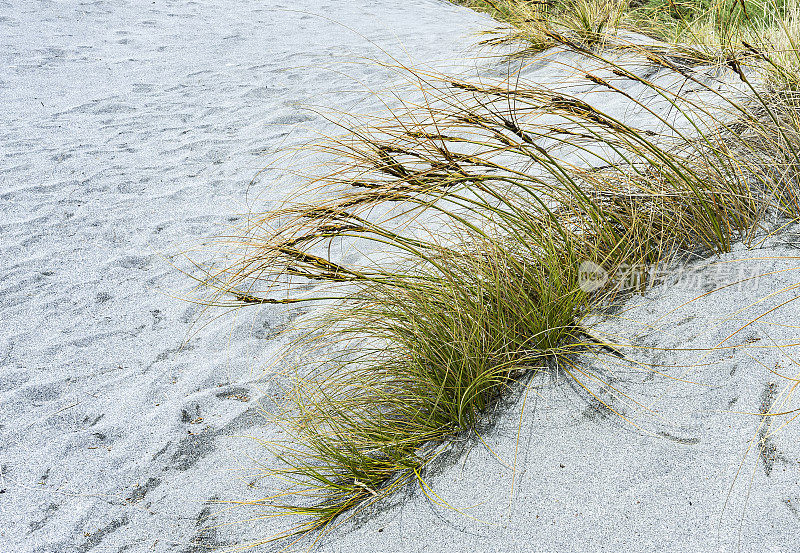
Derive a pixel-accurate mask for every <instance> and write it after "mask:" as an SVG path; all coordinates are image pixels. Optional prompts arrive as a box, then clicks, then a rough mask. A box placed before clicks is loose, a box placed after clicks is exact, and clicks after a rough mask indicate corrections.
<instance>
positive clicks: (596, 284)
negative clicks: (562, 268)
mask: <svg viewBox="0 0 800 553" xmlns="http://www.w3.org/2000/svg"><path fill="white" fill-rule="evenodd" d="M606 283H608V272H607V271H606V270H605V269H603V267H601V266H600V265H598V264H597V263H595V262H594V261H589V260H586V261H583V262H581V264H580V266H579V267H578V286H579V287H580V289H581V290H583V291H584V292H594V291H595V290H599V289H600V288H603V287H604V286H605V285H606Z"/></svg>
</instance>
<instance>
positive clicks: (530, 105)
mask: <svg viewBox="0 0 800 553" xmlns="http://www.w3.org/2000/svg"><path fill="white" fill-rule="evenodd" d="M548 36H549V37H550V39H551V40H552V41H553V42H554V43H557V44H558V45H559V47H560V48H562V49H564V50H568V51H572V52H574V53H578V54H580V55H581V56H583V59H584V60H587V59H588V60H592V61H593V62H594V63H595V65H597V69H596V70H595V69H592V70H590V71H587V72H586V73H585V74H584V77H583V78H584V80H585V83H587V84H593V85H595V86H597V87H598V88H599V89H602V90H604V91H605V92H606V93H608V94H611V95H613V97H614V98H616V100H615V101H620V102H627V103H630V104H631V105H632V106H635V107H636V108H637V109H639V110H640V111H641V112H642V113H645V114H647V115H648V116H649V117H651V118H652V119H653V120H655V121H656V122H657V123H658V125H657V130H654V129H650V128H638V127H636V126H633V125H631V124H630V123H629V122H626V121H624V120H621V119H619V118H617V117H615V116H614V115H612V114H611V113H609V112H606V111H604V110H602V109H600V108H598V107H596V106H595V105H592V104H591V103H590V102H589V101H588V100H587V99H586V98H584V97H581V96H577V95H570V94H569V93H567V92H565V91H563V90H552V89H548V88H546V87H541V86H537V85H535V84H533V83H528V82H526V81H525V79H524V76H523V75H521V74H519V75H514V77H513V78H510V79H508V80H506V81H503V82H494V83H489V82H486V81H478V80H476V81H468V80H464V79H454V78H451V77H447V76H443V75H435V74H432V73H427V72H422V71H414V70H411V69H409V68H405V67H398V68H396V69H397V70H398V72H399V73H402V74H405V75H407V76H408V77H409V80H410V82H412V83H414V84H415V85H416V87H417V92H418V93H419V94H417V95H418V96H420V97H421V98H423V100H422V101H418V102H410V101H409V102H408V103H405V104H402V105H400V106H396V107H394V108H393V109H392V112H391V113H389V114H388V115H387V116H370V117H364V118H360V119H359V118H351V119H349V120H345V122H344V123H342V124H343V125H344V127H345V130H346V131H348V132H349V134H345V135H344V136H343V137H340V138H332V139H329V140H326V141H323V142H321V143H318V144H316V145H314V148H315V149H316V150H317V151H319V152H321V153H323V154H324V155H326V156H327V157H328V159H330V160H331V161H330V165H329V167H330V172H329V173H327V174H325V175H323V176H322V177H315V178H313V179H309V181H308V183H309V184H308V186H309V188H311V187H313V188H314V189H315V193H314V195H312V199H310V200H309V199H308V198H306V199H298V200H297V201H296V202H294V203H291V204H287V205H285V206H284V207H282V208H280V209H278V210H274V211H271V212H268V213H264V214H259V215H254V216H253V217H251V219H250V221H249V225H248V226H247V227H246V228H244V229H243V230H242V232H241V236H240V238H238V239H237V241H236V242H235V243H231V241H230V239H229V238H228V239H226V245H227V247H229V248H231V249H232V251H233V252H234V259H235V262H234V263H231V264H226V265H223V266H221V267H215V266H206V267H202V270H203V272H204V276H203V277H201V278H200V279H201V280H202V281H203V284H204V285H205V286H206V287H207V288H208V289H209V290H211V291H212V294H211V296H210V297H208V298H206V300H204V301H206V302H207V303H208V304H210V305H224V306H249V305H259V304H264V303H309V302H317V303H319V304H324V306H325V309H324V310H323V311H322V313H321V314H320V315H318V316H317V317H315V318H313V320H312V321H311V322H310V323H309V324H310V327H309V328H308V330H307V332H306V333H305V334H304V336H303V338H301V339H300V340H299V341H298V342H297V343H295V344H294V346H293V348H294V349H295V350H296V351H297V352H299V353H298V356H297V359H298V361H297V362H296V367H297V377H296V379H295V386H294V389H293V391H292V393H291V394H290V398H289V399H290V400H289V403H288V405H287V406H286V407H285V410H284V411H283V412H282V421H281V422H280V424H281V425H282V426H283V428H284V429H285V431H286V432H287V435H288V436H289V438H288V439H287V441H286V442H284V443H273V444H268V446H269V447H270V448H271V449H273V451H274V452H275V454H276V455H277V457H278V458H279V459H280V460H281V461H282V463H283V464H282V466H281V467H280V468H274V469H269V470H268V472H269V473H270V474H271V475H273V476H276V477H279V478H280V479H282V480H283V481H284V482H286V483H287V488H286V489H285V490H282V491H280V492H279V493H277V494H275V495H273V496H270V497H268V498H265V499H264V500H263V501H260V502H257V503H258V504H261V505H265V506H268V507H270V508H272V509H273V510H274V511H275V512H276V513H279V514H285V513H288V514H291V515H298V516H301V517H305V518H303V519H302V520H301V521H300V522H299V523H298V524H297V525H296V526H293V527H292V528H291V529H289V530H287V531H286V532H285V533H283V534H281V536H286V535H291V534H293V533H296V532H304V531H308V530H314V529H317V530H318V529H326V528H330V525H331V524H333V522H334V520H335V519H336V518H337V517H338V516H339V515H341V514H343V513H346V512H352V509H353V508H354V507H361V506H364V505H366V504H369V503H371V502H374V501H376V500H378V499H380V498H381V497H384V496H386V495H387V494H389V493H390V492H392V491H394V490H396V489H397V488H398V487H399V486H401V485H402V484H404V483H406V482H409V481H419V482H420V483H422V485H423V486H424V483H423V482H422V476H421V474H422V469H423V468H424V467H426V466H427V465H428V464H429V463H430V462H432V460H433V459H435V457H436V455H437V453H438V451H440V449H439V448H438V444H441V443H442V442H443V441H445V440H446V439H448V438H449V437H452V436H454V435H457V434H458V433H460V432H468V431H470V429H472V428H473V427H474V425H475V424H476V422H477V421H479V420H480V419H481V417H483V416H484V414H485V413H486V410H487V408H488V407H489V406H491V405H492V404H493V402H495V401H496V399H497V398H498V396H499V395H501V394H502V393H503V391H504V390H506V389H507V388H508V387H509V386H511V385H513V383H514V382H515V381H516V380H517V379H518V378H519V377H520V375H524V374H530V373H532V372H537V371H546V370H552V369H553V367H556V366H557V367H559V368H560V370H564V371H565V372H566V373H567V374H568V375H569V376H571V377H572V378H574V379H575V381H576V382H577V383H578V384H579V386H581V387H582V388H584V389H585V390H586V391H587V393H589V394H591V395H593V396H595V397H596V398H597V399H598V401H601V402H602V403H603V404H607V405H608V407H609V408H610V409H612V410H613V409H614V406H613V405H612V404H611V403H610V402H612V401H613V396H615V395H616V397H617V398H619V399H621V400H622V399H625V398H624V392H622V391H617V390H615V389H614V388H613V387H612V386H607V384H608V383H607V382H606V381H604V379H603V377H602V376H601V375H596V374H592V373H590V372H588V370H586V369H584V368H581V367H580V366H579V365H578V364H577V362H576V360H575V359H576V358H575V355H576V354H578V353H581V352H586V351H598V352H604V353H607V354H609V355H618V352H616V351H615V350H614V348H613V347H611V346H610V345H609V344H603V343H602V341H598V340H596V339H595V338H593V337H592V332H591V329H590V328H587V327H586V326H585V324H584V321H585V318H586V316H587V315H588V314H591V313H594V312H596V310H597V309H598V308H599V307H602V306H606V305H609V304H610V303H612V302H614V301H615V299H616V298H617V297H618V295H619V294H620V293H624V292H625V290H624V289H621V288H620V287H615V286H613V285H611V284H609V285H607V286H605V287H599V288H597V289H586V287H585V286H581V284H582V283H581V269H580V267H581V264H582V263H586V262H589V263H591V264H592V265H591V266H594V267H602V268H603V269H604V270H605V271H607V272H609V273H612V274H613V273H615V272H619V269H620V268H624V267H627V266H647V265H648V264H651V265H652V264H656V263H659V262H662V261H663V260H664V259H665V258H667V257H669V256H671V255H675V254H677V253H680V252H682V251H689V250H691V251H702V252H710V253H714V252H725V251H728V250H729V248H730V246H731V244H732V242H733V241H736V240H745V241H748V240H752V239H753V238H754V237H755V236H757V234H758V233H759V232H761V231H762V230H763V229H764V228H765V226H764V225H766V224H767V223H768V222H769V221H776V222H779V223H780V222H782V221H785V220H787V219H793V218H796V217H797V216H798V214H799V212H798V204H797V184H798V183H797V176H798V172H797V170H798V168H799V167H800V158H798V154H799V153H800V147H798V146H800V134H799V133H798V131H799V130H800V129H799V128H798V117H797V104H796V103H795V102H794V101H793V95H792V91H790V90H788V89H787V88H786V87H785V86H784V84H783V83H785V82H786V80H780V79H778V80H774V79H766V78H764V77H763V75H764V73H763V72H762V71H763V70H764V67H767V66H770V64H772V65H777V66H779V67H785V66H783V65H780V63H782V62H780V60H781V59H783V58H775V59H772V61H771V62H769V63H765V62H764V60H763V59H761V58H759V59H760V60H761V61H758V60H755V61H753V60H754V58H753V57H750V58H747V59H739V58H736V57H732V58H731V59H729V60H728V61H729V63H728V65H727V66H726V68H725V69H722V70H717V71H700V70H695V69H693V68H690V67H687V66H686V65H684V64H682V63H680V62H679V61H676V60H675V58H673V57H671V56H669V55H665V54H661V53H658V52H654V51H652V50H649V49H641V50H639V51H636V50H635V49H632V51H633V52H636V55H637V56H638V57H637V58H636V61H637V62H641V61H642V60H645V61H647V62H648V63H649V64H651V65H652V66H653V67H655V68H656V69H657V70H658V72H659V74H660V75H661V76H662V77H663V76H664V75H668V76H672V77H674V78H675V81H673V82H676V81H677V82H680V83H683V85H691V88H692V89H693V90H694V91H695V92H694V93H692V94H688V93H687V92H685V86H680V87H677V88H673V87H664V86H662V85H660V84H659V83H660V82H665V80H664V79H661V80H650V79H648V78H646V77H643V76H641V75H640V74H639V73H637V72H635V71H634V70H633V69H632V68H631V67H632V66H631V64H629V63H627V62H626V61H625V59H621V58H619V57H618V56H607V55H605V54H603V53H602V52H601V51H598V50H597V49H594V48H589V47H587V46H586V44H585V43H582V42H577V41H575V40H574V37H571V36H569V35H566V34H562V33H560V32H558V31H554V30H550V31H549V35H548ZM753 47H754V48H764V45H762V44H759V45H753ZM769 71H773V70H771V69H770V70H769ZM769 74H772V75H774V74H775V73H774V72H772V73H769ZM731 82H734V83H735V86H733V85H731ZM631 85H635V86H637V87H641V88H642V89H643V90H645V91H646V92H647V94H639V95H636V96H634V95H631V94H630V93H629V92H628V90H629V89H630V86H631ZM697 91H700V93H698V92H697ZM645 97H646V98H648V99H646V100H645V99H642V98H645ZM654 99H655V100H654ZM656 100H657V102H661V103H662V104H666V105H667V106H668V107H669V109H668V110H666V112H665V111H663V110H661V111H659V110H657V109H656V108H655V107H654V105H655V103H657V102H656ZM611 103H613V101H612V102H611ZM313 198H316V199H313ZM339 251H343V252H345V253H347V252H353V251H358V252H363V253H365V255H362V256H359V257H353V256H350V255H346V254H344V255H336V254H335V252H339ZM332 252H333V253H332ZM309 283H314V284H317V286H316V287H315V288H311V289H309V288H308V287H307V284H309ZM309 290H311V291H310V292H309ZM304 352H306V354H305V355H304ZM308 352H311V353H310V354H309V353H308ZM598 386H603V387H605V388H608V389H610V390H612V400H609V399H601V398H600V396H599V395H598V394H597V393H596V392H595V390H596V389H597V387H598ZM425 489H426V490H427V488H425ZM426 493H428V492H427V491H426ZM279 537H280V536H279ZM270 539H272V538H270Z"/></svg>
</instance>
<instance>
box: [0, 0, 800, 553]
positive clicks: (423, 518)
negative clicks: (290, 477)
mask: <svg viewBox="0 0 800 553" xmlns="http://www.w3.org/2000/svg"><path fill="white" fill-rule="evenodd" d="M496 25H497V23H496V22H494V21H492V20H491V19H489V18H488V17H487V16H484V15H481V14H478V13H475V12H473V11H471V10H468V9H466V8H461V7H457V6H454V5H452V4H450V3H448V2H445V1H443V0H442V1H439V0H413V1H411V2H404V3H391V2H387V1H385V0H372V1H367V2H359V3H357V2H349V1H347V2H346V1H340V2H333V1H323V0H320V1H312V0H302V1H301V2H299V3H297V2H295V3H288V2H283V3H278V2H273V3H266V4H264V3H237V2H231V1H228V0H203V1H197V2H160V1H159V2H152V3H137V2H127V1H122V0H118V1H104V0H98V1H96V2H78V1H74V0H65V1H42V2H29V1H24V0H6V1H2V0H0V106H2V107H0V113H2V119H0V121H1V122H0V160H2V162H1V163H0V237H1V240H0V262H1V263H0V271H2V278H0V327H2V333H0V551H9V552H10V551H14V552H21V553H67V552H68V553H72V552H79V553H86V552H89V551H91V552H93V553H94V552H114V553H122V552H131V553H133V552H154V553H157V552H167V551H169V552H180V553H190V552H192V553H196V552H201V551H213V550H229V549H230V548H232V547H234V546H236V545H238V544H242V543H247V542H250V541H252V540H259V539H263V538H265V537H268V536H270V535H272V534H274V533H276V532H279V531H280V530H281V529H282V528H284V523H283V522H281V521H280V520H273V519H267V518H263V517H261V516H260V515H261V514H262V513H261V511H259V510H258V509H228V504H227V503H225V502H226V501H237V500H248V499H249V500H254V499H257V498H259V497H263V496H264V495H265V493H266V491H265V489H264V488H263V487H261V486H260V485H259V478H258V462H269V461H268V460H266V461H265V460H264V459H265V458H264V455H263V450H262V448H261V447H260V446H259V445H258V444H257V443H256V442H255V441H254V440H253V439H252V437H256V438H260V439H263V440H271V439H276V438H279V436H277V435H276V432H278V430H277V429H276V428H275V427H273V426H271V425H270V424H269V423H268V422H267V421H266V419H265V418H264V417H263V416H262V412H266V413H275V412H276V405H277V402H279V401H280V399H281V392H280V389H279V388H278V384H277V383H276V382H275V381H273V380H271V379H270V378H269V376H270V374H271V373H274V372H275V371H278V370H279V369H280V367H279V366H275V365H274V364H273V361H274V359H275V357H276V355H278V354H279V353H280V352H281V351H282V349H283V348H285V346H286V345H287V343H289V342H290V341H291V340H292V333H291V332H284V331H286V330H287V329H290V328H291V324H292V321H293V320H294V317H295V314H293V312H292V311H290V310H288V309H287V308H286V307H284V306H280V305H277V306H263V307H259V308H258V309H257V310H253V311H252V312H251V311H249V310H248V311H247V312H246V313H240V314H238V315H236V316H225V317H220V318H216V317H213V316H211V317H201V315H203V312H202V308H201V307H200V306H197V305H195V304H192V303H189V302H187V301H184V300H185V297H189V296H190V295H191V286H192V282H191V280H190V279H189V277H188V276H186V275H184V274H182V273H181V272H180V271H179V270H178V269H177V268H176V267H175V266H173V264H172V261H173V259H174V261H175V262H176V263H179V262H180V258H179V256H176V254H179V253H180V252H182V251H183V250H185V249H186V248H189V247H193V246H195V245H197V243H198V241H199V242H201V243H202V242H203V239H204V238H206V237H213V236H215V235H218V234H220V233H221V232H222V231H224V229H225V228H226V226H227V225H231V224H235V223H236V222H238V221H240V220H241V217H242V214H245V213H247V212H248V211H249V210H251V209H256V210H262V211H263V210H265V209H269V208H270V207H271V206H274V205H276V204H277V202H280V201H281V200H283V199H284V198H285V196H286V195H287V194H288V193H290V192H292V191H294V190H295V189H296V186H297V182H296V181H295V180H294V179H293V178H292V176H291V175H290V174H288V175H287V174H282V173H281V172H280V171H278V170H275V169H268V170H265V171H262V169H264V167H265V166H266V165H267V164H268V163H270V162H271V161H272V160H273V158H272V157H271V156H272V155H273V154H275V153H276V152H278V151H281V150H282V149H286V148H290V147H292V146H296V145H300V144H302V143H304V142H305V141H308V140H310V139H313V137H314V136H317V135H318V134H325V133H329V132H336V128H335V127H334V126H333V125H332V123H331V122H330V121H327V120H326V119H325V118H324V117H323V116H322V115H321V114H320V112H319V111H318V110H314V109H309V108H330V109H336V110H343V111H350V110H354V111H367V112H369V111H377V112H379V111H380V110H381V109H383V105H382V104H381V102H380V101H379V99H378V98H376V97H375V96H374V95H373V94H371V93H370V91H371V90H385V89H386V88H387V87H388V86H389V85H391V84H392V83H393V82H395V81H396V80H397V75H396V74H394V73H393V72H392V71H390V70H389V69H387V68H385V67H381V66H380V64H379V62H386V63H397V62H401V63H404V64H413V65H416V66H422V67H425V66H430V67H434V68H446V69H447V70H458V69H459V68H460V69H464V70H469V71H472V72H475V71H479V70H478V69H476V66H480V68H481V69H480V71H488V72H489V73H492V74H495V75H497V74H502V71H503V65H502V63H501V62H500V61H498V60H499V58H498V60H493V59H475V56H476V55H477V54H476V52H477V51H476V50H475V49H474V44H475V43H476V42H477V41H478V40H479V39H480V37H479V35H478V33H480V32H481V31H486V30H489V29H492V28H494V27H495V26H496ZM554 59H556V61H558V60H561V61H562V62H563V59H564V58H563V57H562V58H554ZM548 63H552V64H553V65H552V66H548ZM559 63H560V62H559ZM562 72H563V67H562V65H558V63H556V62H553V61H552V60H550V61H549V62H548V61H547V60H545V61H542V62H540V63H538V64H537V65H535V66H534V67H532V68H531V70H530V72H529V74H528V77H529V78H532V77H535V78H537V79H540V81H541V82H542V83H546V81H547V79H552V82H553V83H555V82H563V81H565V79H566V80H567V81H568V79H567V77H565V76H564V75H563V74H562ZM551 84H552V83H551ZM581 86H583V87H584V88H583V89H581V90H583V91H584V92H586V93H587V94H588V93H590V92H592V87H591V86H588V87H587V86H586V85H585V83H584V84H583V85H581ZM618 112H619V114H620V115H619V116H620V117H621V118H624V117H639V115H637V114H636V113H630V112H629V111H628V110H627V108H626V106H624V105H620V106H618ZM798 232H800V230H798V229H796V228H794V227H792V228H789V229H786V230H784V231H783V232H782V233H780V234H779V235H777V236H775V237H771V238H768V239H765V240H764V241H761V242H758V243H754V244H753V245H752V246H753V247H752V248H751V249H746V248H745V247H744V246H741V245H740V246H737V247H736V248H734V251H732V252H731V253H728V254H725V255H724V256H721V257H719V258H712V259H707V260H694V261H692V262H690V263H687V264H682V265H680V266H674V267H672V268H671V269H670V270H669V271H667V272H666V273H665V274H664V275H663V278H662V279H661V281H660V283H658V284H657V285H656V286H654V287H653V288H652V289H650V290H648V291H646V292H644V293H642V294H638V295H635V296H634V297H632V298H631V299H629V300H628V301H627V302H626V304H625V305H624V306H623V307H622V308H621V309H620V310H618V311H617V312H615V313H611V314H609V315H608V316H607V317H605V318H603V319H602V320H598V322H597V332H598V333H599V334H602V335H603V336H605V337H607V338H608V339H609V340H612V341H615V342H617V343H619V344H621V345H620V347H619V349H620V351H621V352H622V353H623V354H624V355H625V356H626V357H627V358H628V359H629V360H633V361H636V360H639V361H641V362H642V363H649V364H652V365H654V366H661V367H664V368H665V369H664V372H665V373H669V377H662V376H655V377H654V375H653V373H652V371H642V370H636V368H635V363H626V364H622V363H619V364H618V365H616V366H615V365H614V363H613V362H612V361H609V360H608V359H606V358H603V357H597V358H591V357H588V356H587V358H586V359H584V360H583V362H585V363H587V364H588V365H592V364H594V366H595V368H596V369H597V370H599V371H602V370H608V372H609V374H613V383H614V384H615V385H617V386H619V388H620V389H623V390H625V391H626V393H629V394H630V395H631V397H635V398H636V399H637V401H638V402H639V403H640V408H638V409H631V410H630V411H624V412H622V413H621V414H622V415H623V416H618V415H619V413H617V414H615V413H610V412H609V411H608V409H606V408H604V406H603V405H602V404H601V403H599V402H597V401H596V400H593V398H591V397H589V396H587V395H586V394H585V393H583V392H582V391H581V390H580V389H576V386H575V385H574V383H572V382H571V381H570V380H569V379H566V378H560V377H558V375H556V376H555V377H552V378H551V377H550V376H548V377H544V376H541V377H537V378H536V379H534V380H532V381H530V382H529V383H528V386H527V387H524V386H519V387H518V388H516V389H515V390H513V391H512V393H511V394H510V395H509V396H508V397H507V398H506V400H505V401H503V402H502V404H500V405H498V406H497V409H496V411H495V412H494V413H493V414H492V416H491V419H492V420H493V423H492V424H487V425H486V427H485V428H482V429H480V430H481V436H482V438H483V440H484V441H485V444H484V443H481V441H479V440H475V439H474V438H469V439H467V438H465V439H463V440H461V439H460V440H457V441H455V442H454V443H453V444H452V445H451V447H450V448H449V449H448V451H447V452H446V453H445V454H443V455H442V456H440V458H439V460H438V461H437V463H436V465H435V466H433V467H432V468H431V470H430V473H429V474H426V482H427V485H428V486H430V489H423V488H421V487H420V486H418V485H412V486H408V487H407V488H404V489H403V490H402V491H401V492H400V493H398V494H396V495H394V496H392V497H390V498H387V499H386V500H385V501H381V502H379V503H378V504H376V505H375V506H373V507H371V508H369V509H366V510H364V511H362V512H359V513H357V515H356V516H354V517H352V518H349V519H347V520H341V521H338V522H340V524H338V525H337V526H336V528H334V529H332V530H331V531H330V532H328V533H326V534H325V535H324V536H319V535H312V536H305V537H302V538H301V539H300V540H299V541H298V542H297V543H295V544H293V545H292V546H291V548H290V550H294V549H297V550H309V549H316V550H319V551H325V552H334V551H336V552H338V551H341V552H344V551H348V552H350V551H358V552H365V553H366V552H384V551H386V552H394V551H397V552H400V551H402V552H406V551H408V552H422V551H464V552H467V551H470V552H472V551H476V552H477V551H494V552H506V551H508V552H512V551H514V552H525V551H537V552H539V551H541V552H551V551H552V552H556V551H558V552H563V551H576V552H579V551H613V552H618V551H631V552H639V551H640V552H645V551H666V552H689V551H692V552H695V551H709V552H712V551H713V552H720V553H721V552H734V551H741V552H753V553H755V552H758V553H779V552H789V551H795V550H798V548H800V531H798V530H800V445H799V444H800V440H798V438H800V426H799V425H797V424H793V425H789V426H787V427H785V428H782V429H780V432H771V431H770V429H769V424H767V423H768V420H767V417H763V416H760V414H761V415H763V413H765V412H766V411H765V410H768V409H769V408H770V406H771V405H772V404H773V402H774V401H775V399H776V398H779V397H780V394H781V393H782V391H783V389H784V387H785V386H786V384H787V381H786V380H785V379H783V378H781V377H780V375H784V374H788V375H794V374H797V372H798V371H797V366H796V364H795V360H797V359H798V358H800V356H798V355H797V354H798V353H800V351H798V350H800V346H798V345H796V344H797V343H798V342H800V340H797V328H798V326H797V323H796V322H795V320H796V319H797V315H798V313H799V312H800V311H799V310H800V307H798V305H800V304H797V305H796V304H795V303H792V302H791V301H788V300H791V299H792V298H795V297H796V296H797V290H796V288H795V283H796V282H800V276H799V275H798V271H797V270H796V268H797V267H798V266H800V265H798V262H797V261H798V258H800V256H798V253H797V252H798V250H797V249H796V245H797V243H798V242H800V241H798V234H797V233H798ZM173 256H176V257H174V258H173ZM758 275H762V276H760V277H758V278H751V277H757V276H758ZM741 278H750V280H747V281H746V282H744V283H742V284H740V285H737V286H729V287H725V288H722V289H720V290H719V291H715V290H717V288H720V287H724V286H725V285H726V284H729V283H730V282H732V280H736V279H741ZM774 291H780V293H778V294H774V295H771V294H772V293H773V292H774ZM704 294H706V295H704ZM698 297H700V298H699V299H697V300H696V301H691V300H694V299H695V298H698ZM766 312H769V314H768V315H767V316H764V317H761V318H759V319H758V320H757V321H756V322H754V323H752V324H746V325H745V323H747V322H748V321H750V320H752V319H754V318H756V317H759V316H760V315H761V314H762V313H766ZM220 314H221V313H220ZM776 346H780V347H776ZM709 348H716V349H715V350H714V351H713V352H712V351H710V349H709ZM625 418H627V419H628V420H625ZM765 428H766V430H765ZM773 430H776V429H773ZM754 444H755V445H754ZM431 490H433V491H431ZM434 492H435V493H434ZM286 546H287V543H286V542H279V543H276V544H268V545H264V546H260V547H259V548H256V549H255V551H277V550H281V549H282V548H284V547H286Z"/></svg>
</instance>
